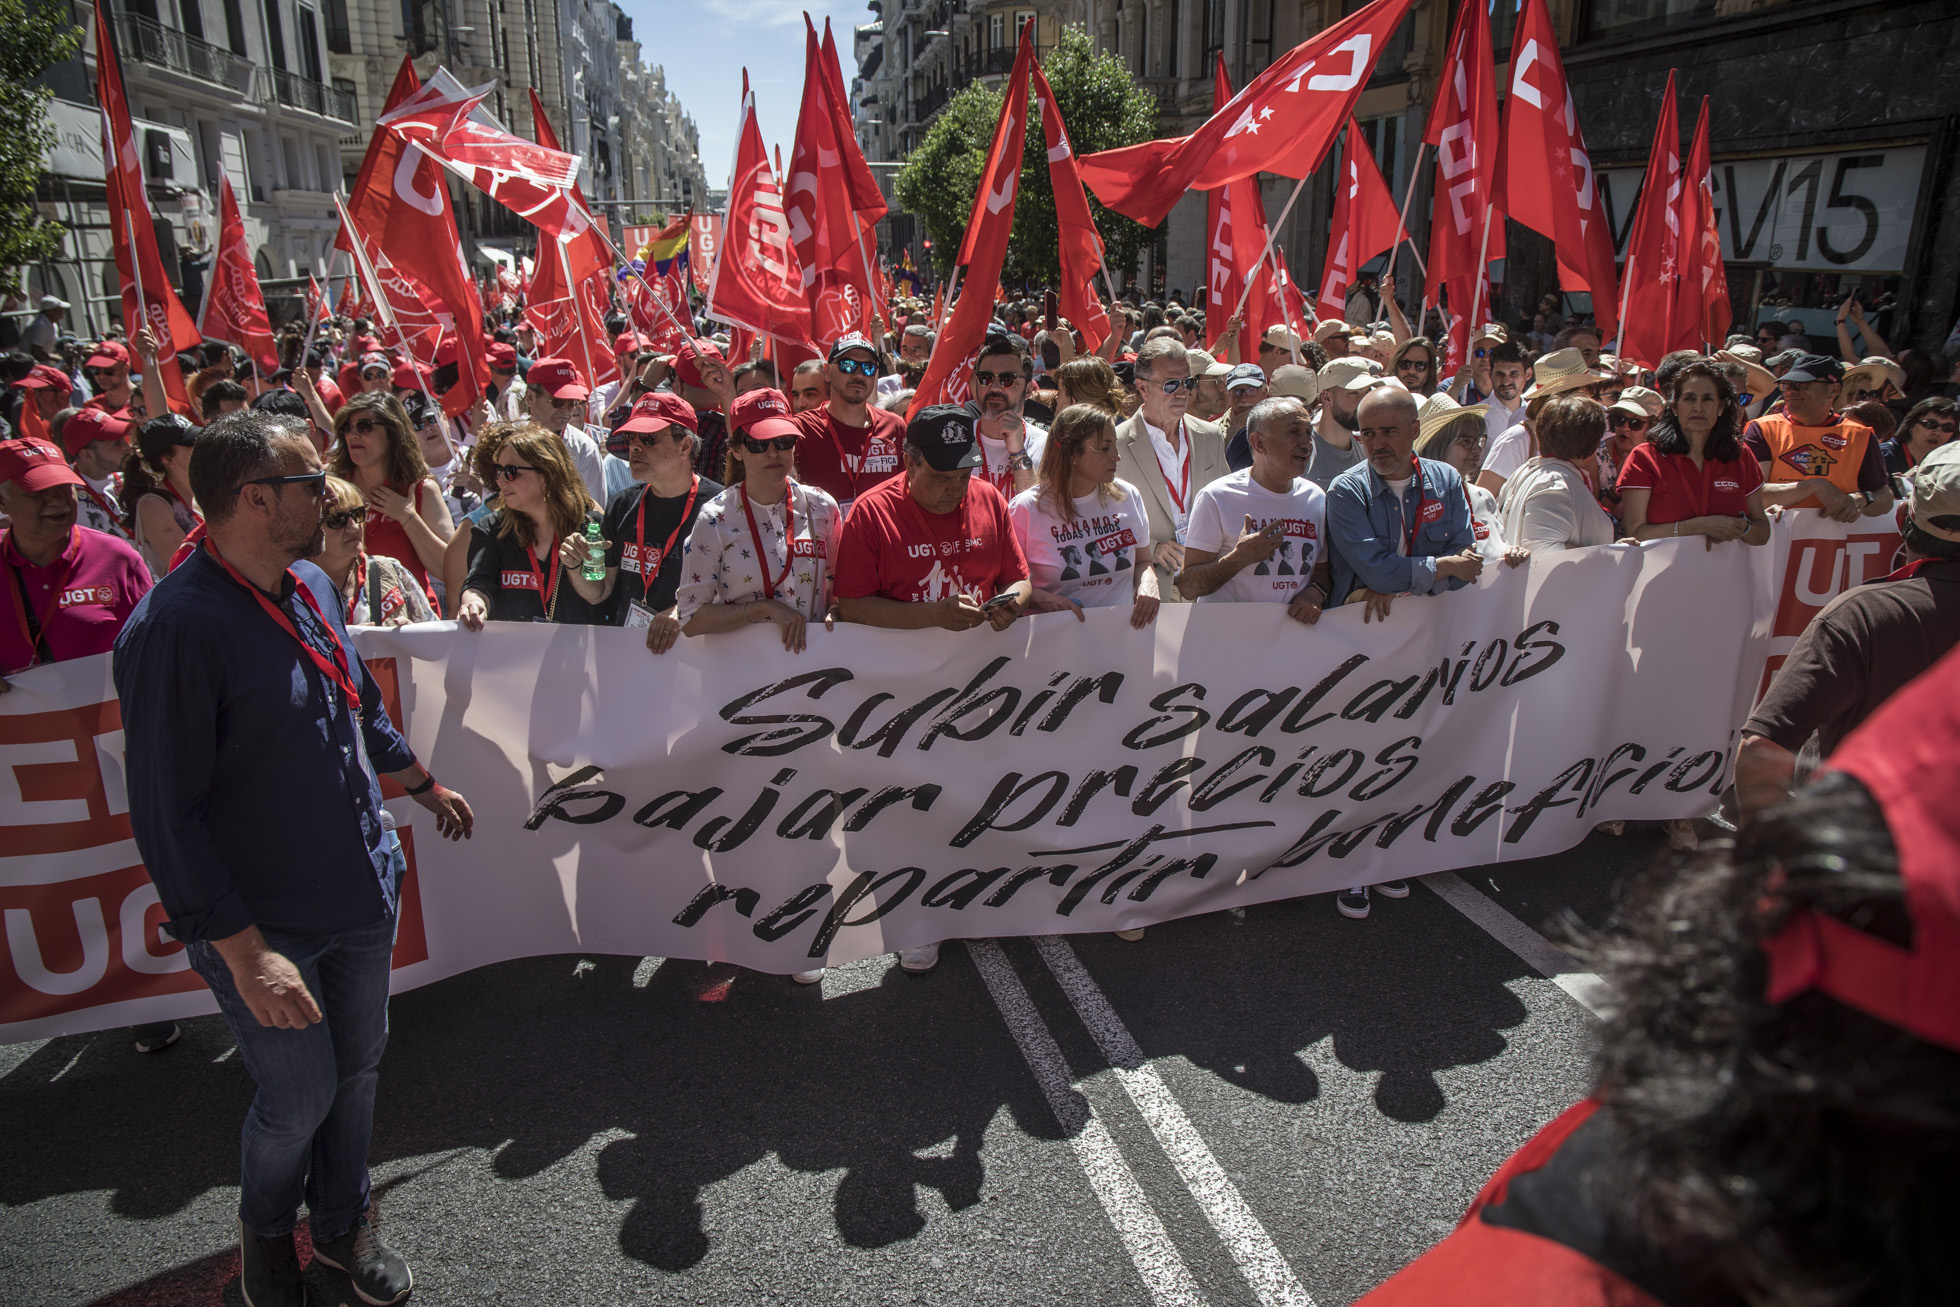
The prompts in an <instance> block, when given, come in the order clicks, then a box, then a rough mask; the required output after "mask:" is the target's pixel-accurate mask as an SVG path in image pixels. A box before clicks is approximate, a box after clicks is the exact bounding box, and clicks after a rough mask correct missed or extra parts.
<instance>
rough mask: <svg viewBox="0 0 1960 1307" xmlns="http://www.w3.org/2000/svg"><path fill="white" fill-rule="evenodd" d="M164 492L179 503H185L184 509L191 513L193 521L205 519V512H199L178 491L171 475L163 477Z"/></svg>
mask: <svg viewBox="0 0 1960 1307" xmlns="http://www.w3.org/2000/svg"><path fill="white" fill-rule="evenodd" d="M163 493H164V494H166V495H169V496H170V497H171V498H172V499H174V500H176V501H177V502H178V503H180V504H183V505H184V511H185V512H186V513H189V514H190V515H191V520H192V521H193V522H202V521H203V520H204V514H202V513H200V512H198V511H197V508H196V506H195V505H193V504H191V503H189V502H187V501H186V500H185V499H184V497H183V496H182V495H180V494H178V493H177V487H175V486H173V485H171V484H170V478H169V477H165V478H164V479H163Z"/></svg>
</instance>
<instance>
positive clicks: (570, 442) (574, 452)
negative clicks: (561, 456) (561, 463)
mask: <svg viewBox="0 0 1960 1307" xmlns="http://www.w3.org/2000/svg"><path fill="white" fill-rule="evenodd" d="M560 439H562V440H563V441H564V442H565V450H566V452H567V453H569V454H570V455H571V456H572V466H573V467H575V468H577V469H578V479H579V480H581V481H583V482H585V488H586V490H587V491H589V492H590V493H591V495H592V497H593V498H594V499H596V500H597V501H599V502H600V503H602V504H603V503H605V502H606V465H605V456H604V455H603V454H601V453H600V452H599V446H598V445H597V444H595V443H593V440H592V437H591V436H589V435H587V434H586V433H585V430H584V429H583V428H582V427H580V426H579V424H578V423H576V422H567V423H566V424H565V431H564V434H563V435H562V436H561V437H560Z"/></svg>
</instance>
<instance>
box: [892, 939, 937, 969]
mask: <svg viewBox="0 0 1960 1307" xmlns="http://www.w3.org/2000/svg"><path fill="white" fill-rule="evenodd" d="M898 965H899V966H901V967H903V968H904V969H905V970H907V971H931V970H932V969H933V968H934V967H936V966H938V965H939V945H937V944H921V945H919V947H917V948H902V949H900V950H899V951H898Z"/></svg>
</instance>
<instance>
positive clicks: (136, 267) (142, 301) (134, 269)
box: [123, 201, 176, 350]
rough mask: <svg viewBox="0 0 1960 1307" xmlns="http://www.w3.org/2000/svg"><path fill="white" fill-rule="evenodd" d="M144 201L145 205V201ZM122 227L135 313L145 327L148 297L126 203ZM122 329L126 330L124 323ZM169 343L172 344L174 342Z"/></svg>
mask: <svg viewBox="0 0 1960 1307" xmlns="http://www.w3.org/2000/svg"><path fill="white" fill-rule="evenodd" d="M145 203H146V205H147V201H146V202H145ZM123 227H124V228H125V230H124V233H123V239H124V240H126V241H128V242H129V272H130V278H131V279H132V280H133V281H135V283H136V314H137V316H138V317H140V318H141V319H143V323H142V325H143V326H145V327H147V326H149V325H150V297H149V296H148V295H146V294H144V293H143V256H142V255H141V254H140V253H139V252H138V251H137V249H136V215H135V214H134V213H131V212H130V210H129V207H128V206H127V205H125V206H123ZM124 330H125V331H127V330H128V324H126V323H125V324H124ZM151 334H153V335H154V334H155V333H151ZM130 339H131V340H132V341H134V340H135V339H136V334H135V333H134V332H130ZM171 343H172V344H173V345H174V344H175V343H176V342H174V341H173V342H171ZM157 345H158V348H159V350H161V348H162V345H163V342H161V341H159V342H157Z"/></svg>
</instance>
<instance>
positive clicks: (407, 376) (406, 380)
mask: <svg viewBox="0 0 1960 1307" xmlns="http://www.w3.org/2000/svg"><path fill="white" fill-rule="evenodd" d="M393 380H394V387H395V389H396V390H421V389H422V388H424V387H425V386H427V385H428V384H429V370H428V369H427V368H425V367H423V366H422V365H421V364H420V363H417V362H416V361H415V360H414V359H403V360H402V361H401V362H399V363H397V364H395V374H394V378H393Z"/></svg>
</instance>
